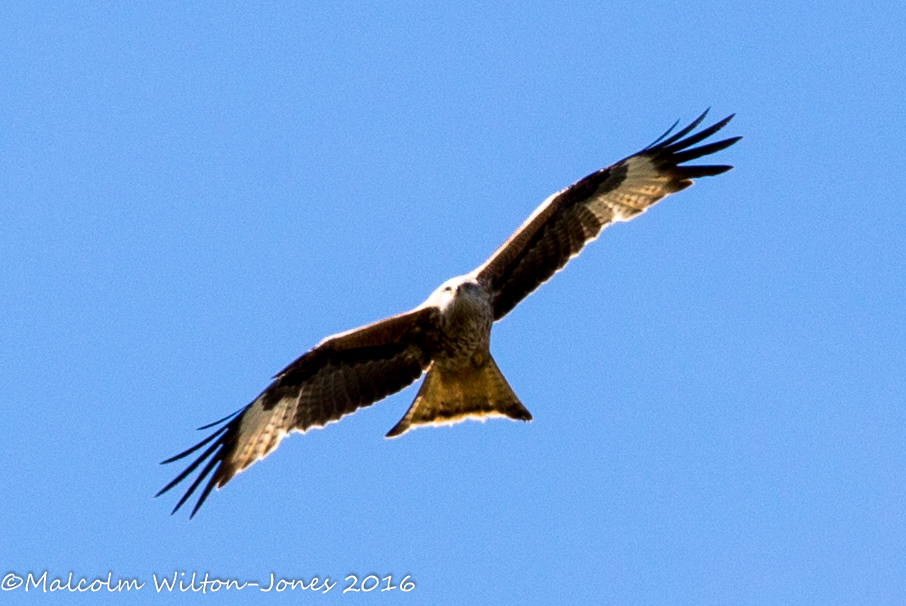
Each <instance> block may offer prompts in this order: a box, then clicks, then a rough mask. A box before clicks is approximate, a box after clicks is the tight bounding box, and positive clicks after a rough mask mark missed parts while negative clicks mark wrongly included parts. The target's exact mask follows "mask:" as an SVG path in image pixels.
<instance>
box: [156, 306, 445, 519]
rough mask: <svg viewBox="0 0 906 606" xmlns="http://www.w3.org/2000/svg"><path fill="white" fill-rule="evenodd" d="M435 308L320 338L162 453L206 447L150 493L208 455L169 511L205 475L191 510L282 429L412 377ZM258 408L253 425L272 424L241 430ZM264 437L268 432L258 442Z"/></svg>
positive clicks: (335, 414) (329, 415)
mask: <svg viewBox="0 0 906 606" xmlns="http://www.w3.org/2000/svg"><path fill="white" fill-rule="evenodd" d="M433 313H434V312H433V310H431V309H416V310H414V311H412V312H409V313H405V314H401V315H399V316H394V317H392V318H388V319H386V320H382V321H380V322H376V323H374V324H371V325H368V326H365V327H363V328H360V329H357V330H354V331H350V332H348V333H341V334H339V335H336V336H334V337H330V338H328V339H326V340H324V341H323V342H322V343H320V344H319V345H317V346H316V347H314V348H313V349H312V350H310V351H309V352H308V353H306V354H304V355H303V356H301V357H300V358H299V359H297V360H296V361H295V362H293V363H292V364H290V365H289V366H287V367H286V368H285V369H283V370H282V371H281V372H280V373H278V374H277V376H276V377H275V379H274V381H273V383H271V384H270V386H268V388H267V389H265V390H264V391H263V392H262V393H261V395H259V396H258V397H257V398H256V399H255V400H254V401H253V402H252V403H250V404H249V405H248V406H246V407H245V408H243V409H242V410H240V411H237V412H235V413H233V414H232V415H229V416H227V417H225V418H223V419H221V420H220V421H217V422H215V423H211V424H209V425H205V426H204V427H201V428H199V429H208V428H211V427H214V426H216V425H220V424H223V423H225V424H224V425H222V426H221V427H219V428H218V429H217V430H216V431H215V432H214V433H213V434H211V435H210V436H208V437H207V438H205V439H204V440H202V441H201V442H199V443H198V444H196V445H195V446H193V447H191V448H189V449H188V450H185V451H183V452H181V453H179V454H178V455H176V456H174V457H171V458H169V459H167V460H166V461H163V462H162V464H167V463H172V462H174V461H178V460H180V459H183V458H185V457H187V456H189V455H191V454H193V453H195V452H196V451H198V450H201V449H202V448H204V447H205V446H207V447H208V448H207V449H205V450H204V451H202V453H201V454H200V455H199V456H198V457H197V458H196V459H195V460H194V461H193V462H192V463H191V464H190V465H189V466H188V467H186V469H184V470H183V471H182V472H181V473H180V474H179V475H178V476H176V477H175V478H174V479H173V480H172V481H171V482H170V483H169V484H167V485H166V486H164V487H163V488H162V489H161V490H160V492H158V493H157V494H156V495H155V496H160V495H162V494H164V493H165V492H167V491H169V490H170V489H172V488H173V487H174V486H176V485H177V484H179V483H181V482H182V481H183V480H185V479H186V478H187V477H189V476H190V475H191V474H192V473H193V472H194V471H195V470H196V469H198V468H199V467H201V466H202V464H205V462H206V464H205V465H204V467H203V468H202V469H201V472H200V473H199V474H198V476H197V477H196V478H195V480H194V481H193V482H192V484H191V485H190V486H189V488H188V490H187V491H186V493H185V494H184V495H183V496H182V498H181V499H180V500H179V502H177V504H176V507H174V508H173V512H172V513H176V512H177V511H178V510H179V509H180V508H181V507H182V506H183V504H185V502H186V501H187V500H188V499H189V498H190V497H191V496H192V494H193V493H194V492H195V491H196V490H197V489H198V488H199V486H201V485H202V484H203V483H204V481H205V479H206V478H207V477H208V476H210V479H209V480H208V482H207V484H206V485H205V486H204V490H203V491H202V492H201V495H200V496H199V498H198V501H197V503H196V504H195V508H194V509H193V510H192V516H194V515H195V513H196V512H197V511H198V509H199V508H200V507H201V505H202V504H203V503H204V502H205V500H206V499H207V498H208V495H209V494H210V493H211V490H213V489H214V488H215V487H217V488H219V487H222V486H223V485H225V484H226V483H227V482H229V481H230V479H232V477H233V476H235V475H236V474H237V473H238V472H240V471H242V470H243V469H244V468H245V467H248V466H249V465H251V464H252V463H254V462H255V461H257V460H259V459H260V458H263V457H264V456H266V455H267V454H268V453H269V452H270V451H271V450H273V448H274V447H276V445H277V443H279V441H280V438H282V437H283V436H282V434H280V433H279V432H280V431H281V430H282V431H283V432H289V431H290V430H293V429H296V430H299V431H305V430H306V429H308V428H310V427H323V426H324V425H326V424H327V423H329V422H331V421H336V420H339V419H340V418H341V417H342V416H344V415H346V414H349V413H352V412H355V411H356V410H357V409H359V408H362V407H365V406H369V405H371V404H373V403H374V402H377V401H378V400H381V399H383V398H385V397H387V396H388V395H390V394H392V393H395V392H397V391H399V390H401V389H403V388H404V387H406V386H408V385H410V384H411V383H412V382H413V381H415V380H416V379H418V378H419V377H420V376H421V374H422V372H423V371H424V370H425V369H426V368H427V367H428V365H429V364H430V360H431V354H430V349H431V344H430V343H429V342H428V340H427V337H426V335H427V334H428V333H430V330H426V328H429V326H428V325H429V324H430V323H431V322H432V321H433ZM281 404H283V405H284V406H281ZM284 412H285V413H286V414H285V415H284ZM255 414H259V415H262V416H261V417H259V418H260V419H261V421H260V422H258V423H257V425H261V424H262V423H265V424H267V423H270V424H273V425H274V427H273V428H267V427H265V428H262V429H260V430H257V431H252V432H251V433H250V434H249V435H246V432H247V431H248V430H249V428H248V427H245V426H244V424H249V423H253V422H254V419H252V417H254V415H255ZM280 415H284V416H280ZM257 425H256V427H257ZM252 429H255V428H252ZM262 440H266V445H265V446H263V447H262V446H260V444H262ZM209 444H210V446H209ZM256 445H258V446H256ZM249 449H252V450H251V451H250V450H249ZM212 473H213V475H212Z"/></svg>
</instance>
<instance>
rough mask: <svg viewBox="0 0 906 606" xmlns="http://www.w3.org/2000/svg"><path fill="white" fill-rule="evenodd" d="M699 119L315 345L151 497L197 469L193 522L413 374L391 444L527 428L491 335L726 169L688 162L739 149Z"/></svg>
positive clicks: (559, 196) (561, 195)
mask: <svg viewBox="0 0 906 606" xmlns="http://www.w3.org/2000/svg"><path fill="white" fill-rule="evenodd" d="M707 113H708V112H707V111H706V112H705V113H704V114H702V115H701V116H699V117H698V118H697V119H696V120H695V121H693V122H692V123H691V124H690V125H689V126H687V127H686V128H683V129H681V130H680V131H679V132H677V133H675V134H673V135H672V136H671V135H670V133H671V132H673V129H674V128H675V127H676V125H677V124H678V123H674V125H673V126H672V127H670V129H668V130H667V132H665V133H664V134H663V135H661V136H660V137H659V138H658V139H657V140H655V141H654V143H652V144H651V145H649V146H648V147H646V148H645V149H643V150H642V151H640V152H638V153H636V154H633V155H632V156H629V157H628V158H625V159H623V160H620V161H619V162H617V163H616V164H613V165H612V166H609V167H607V168H603V169H601V170H599V171H597V172H594V173H592V174H590V175H588V176H587V177H585V178H584V179H581V180H579V181H577V182H576V183H574V184H572V185H570V186H569V187H567V188H566V189H564V190H562V191H559V192H557V193H555V194H553V195H552V196H550V197H549V198H548V199H547V200H545V201H544V202H543V203H542V204H541V206H539V207H538V208H537V209H536V210H535V212H533V213H532V215H531V216H530V217H529V218H528V219H526V221H525V222H524V223H523V224H522V225H521V226H520V227H519V229H517V230H516V231H515V233H513V235H512V236H510V238H509V239H508V240H507V241H506V242H504V243H503V245H502V246H501V247H500V248H498V249H497V250H496V251H495V252H494V254H493V255H491V257H490V258H489V259H488V260H487V261H485V262H484V264H482V265H481V266H480V267H478V268H477V269H475V270H474V271H472V272H470V273H468V274H465V275H463V276H458V277H456V278H451V279H450V280H447V281H446V282H444V283H443V284H441V285H440V287H438V288H437V290H435V291H434V292H433V293H431V296H429V297H428V299H427V300H426V301H425V302H424V303H422V304H421V305H419V306H418V307H416V308H415V309H413V310H411V311H408V312H406V313H403V314H400V315H397V316H393V317H390V318H387V319H384V320H380V321H378V322H375V323H373V324H369V325H367V326H363V327H361V328H356V329H353V330H350V331H347V332H343V333H340V334H336V335H333V336H331V337H327V338H326V339H324V340H323V341H321V342H320V343H318V344H317V345H316V346H315V347H314V348H312V349H311V350H310V351H308V352H307V353H306V354H304V355H303V356H302V357H300V358H299V359H297V360H296V361H294V362H293V363H292V364H290V365H289V366H287V367H286V368H284V369H283V370H281V371H280V372H279V373H277V374H276V375H275V377H274V379H273V381H272V382H271V384H270V385H269V386H268V387H267V389H265V390H264V391H263V392H262V393H261V395H259V396H258V397H257V398H255V399H254V400H253V401H252V402H251V403H250V404H248V405H247V406H245V407H244V408H242V409H241V410H238V411H236V412H235V413H233V414H231V415H229V416H227V417H225V418H223V419H221V420H220V421H217V422H215V423H211V424H210V425H205V426H204V427H201V428H199V429H208V428H212V427H216V426H219V427H218V428H217V429H216V430H215V431H214V432H213V434H212V435H210V436H208V437H207V438H206V439H204V440H202V441H201V442H199V443H198V444H196V445H195V446H193V447H192V448H189V449H188V450H186V451H185V452H182V453H180V454H178V455H176V456H174V457H172V458H170V459H167V460H166V461H164V462H163V463H172V462H173V461H177V460H180V459H182V458H184V457H187V456H189V455H190V454H192V453H194V452H196V451H198V450H200V449H202V448H204V450H203V451H202V452H201V454H200V455H199V456H198V458H196V459H195V461H194V462H193V463H192V464H191V465H189V466H188V467H187V468H186V469H185V470H184V471H183V472H182V473H180V474H179V475H178V476H177V477H176V478H174V479H173V481H172V482H170V483H169V484H167V485H166V486H165V487H164V488H163V489H161V491H160V492H158V493H157V495H156V496H160V495H161V494H163V493H165V492H167V491H168V490H170V489H171V488H173V487H174V486H176V485H177V484H179V483H180V482H182V481H183V480H185V479H186V478H187V477H188V476H189V475H190V474H192V472H194V471H195V470H196V469H197V468H198V467H200V466H201V465H202V464H204V467H203V468H202V469H201V472H200V473H199V474H198V476H197V478H196V479H195V481H194V482H193V483H192V485H191V486H190V487H189V489H188V490H187V491H186V493H185V495H184V496H183V497H182V498H181V499H180V500H179V502H178V503H177V504H176V507H175V508H174V509H173V513H176V511H177V510H178V509H179V508H180V507H182V505H183V504H184V503H185V502H186V500H188V499H189V497H190V496H191V495H192V494H193V493H194V492H195V490H196V489H197V488H198V487H199V486H200V485H201V484H202V483H203V482H204V480H205V478H207V477H208V476H210V479H209V480H208V482H207V484H206V485H205V487H204V490H202V492H201V495H200V496H199V498H198V502H197V503H196V505H195V508H194V510H193V511H192V516H194V515H195V514H196V513H197V512H198V509H199V508H200V507H201V505H202V504H203V503H204V502H205V500H206V499H207V498H208V495H209V494H210V493H211V490H212V489H213V488H214V487H217V488H221V487H223V486H224V485H225V484H226V483H227V482H229V481H230V480H231V479H232V478H233V476H235V475H236V474H237V473H239V472H240V471H242V470H244V469H245V468H246V467H248V466H249V465H251V464H252V463H254V462H256V461H258V460H260V459H262V458H264V457H266V456H267V455H268V454H269V453H270V452H271V451H273V450H274V449H275V448H276V447H277V445H278V444H279V443H280V441H281V440H282V439H283V438H284V437H285V436H286V435H287V434H288V433H289V432H291V431H294V430H295V431H300V432H305V431H306V430H308V429H309V428H311V427H323V426H325V425H327V424H328V423H330V422H333V421H338V420H339V419H340V418H342V417H343V416H344V415H348V414H351V413H353V412H355V411H356V410H358V409H359V408H363V407H365V406H370V405H371V404H374V403H375V402H377V401H378V400H381V399H383V398H385V397H387V396H389V395H390V394H393V393H396V392H398V391H400V390H401V389H403V388H404V387H406V386H408V385H410V384H411V383H412V382H414V381H415V380H416V379H418V378H419V377H420V376H421V375H422V373H427V374H426V376H425V380H424V382H423V383H422V385H421V387H420V388H419V390H418V393H417V394H416V396H415V401H414V402H413V403H412V405H411V406H410V407H409V410H408V411H407V412H406V414H405V415H404V416H403V418H402V419H400V421H399V422H398V423H397V424H396V425H395V426H394V427H393V428H392V429H391V430H390V431H389V432H388V433H387V437H388V438H392V437H396V436H400V435H402V434H404V433H406V432H407V431H409V429H411V428H413V427H418V426H420V425H441V424H449V423H456V422H458V421H462V420H465V419H484V418H486V417H508V418H510V419H516V420H520V421H530V420H531V418H532V415H531V414H530V413H529V411H528V410H526V408H525V407H524V406H523V405H522V403H521V402H520V401H519V398H517V397H516V394H515V393H513V390H512V389H511V388H510V386H509V384H507V382H506V379H504V378H503V375H502V374H501V372H500V369H498V368H497V364H496V363H495V362H494V358H492V357H491V352H490V342H491V326H492V325H493V324H494V322H496V321H497V320H499V319H501V318H502V317H503V316H505V315H506V314H507V313H509V311H510V310H512V309H513V308H514V307H515V306H516V304H518V303H519V302H520V301H521V300H522V299H523V298H524V297H526V296H527V295H528V294H529V293H531V292H532V291H533V290H535V289H536V288H537V287H538V286H540V285H541V284H542V283H544V282H545V281H547V280H548V278H550V277H551V276H552V275H554V273H555V272H556V271H558V270H560V269H561V268H562V267H563V266H564V265H565V264H566V262H567V261H569V259H570V258H572V257H574V256H575V255H577V254H579V251H580V250H582V247H583V246H585V244H586V243H587V242H590V241H591V240H593V239H595V238H596V237H597V236H598V234H599V233H600V232H601V230H602V229H603V228H604V227H606V226H608V225H610V224H611V223H616V222H619V221H629V220H630V219H632V218H634V217H636V216H638V215H639V214H641V213H643V212H645V210H647V209H648V208H649V207H650V206H652V205H653V204H654V203H656V202H658V201H659V200H660V199H661V198H663V197H665V196H667V195H669V194H672V193H675V192H678V191H680V190H682V189H685V188H686V187H688V186H690V185H691V184H692V180H693V179H697V178H699V177H711V176H714V175H719V174H721V173H723V172H726V171H728V170H730V168H732V167H731V166H726V165H710V164H709V165H688V164H686V163H687V162H689V161H691V160H695V159H697V158H701V157H702V156H707V155H709V154H713V153H715V152H718V151H720V150H722V149H725V148H727V147H729V146H730V145H733V144H734V143H735V142H736V141H738V140H739V139H740V137H731V138H728V139H723V140H721V141H715V142H712V143H707V144H704V145H699V146H698V147H694V146H695V145H696V144H698V143H701V142H702V141H704V140H705V139H707V138H709V137H711V136H712V135H714V134H715V133H716V132H718V131H719V130H720V129H722V128H723V127H724V126H726V124H727V123H728V122H729V121H730V119H731V118H732V117H733V116H732V115H731V116H728V117H727V118H725V119H723V120H721V121H720V122H717V123H716V124H714V125H712V126H710V127H708V128H704V129H702V130H700V131H698V132H693V131H694V130H695V129H696V127H698V125H699V124H700V123H701V121H702V120H703V119H704V117H705V115H706V114H707ZM205 447H206V448H205ZM212 472H213V475H211V473H212ZM190 517H191V516H190Z"/></svg>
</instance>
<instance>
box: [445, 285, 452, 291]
mask: <svg viewBox="0 0 906 606" xmlns="http://www.w3.org/2000/svg"><path fill="white" fill-rule="evenodd" d="M444 292H453V287H452V286H444Z"/></svg>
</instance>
